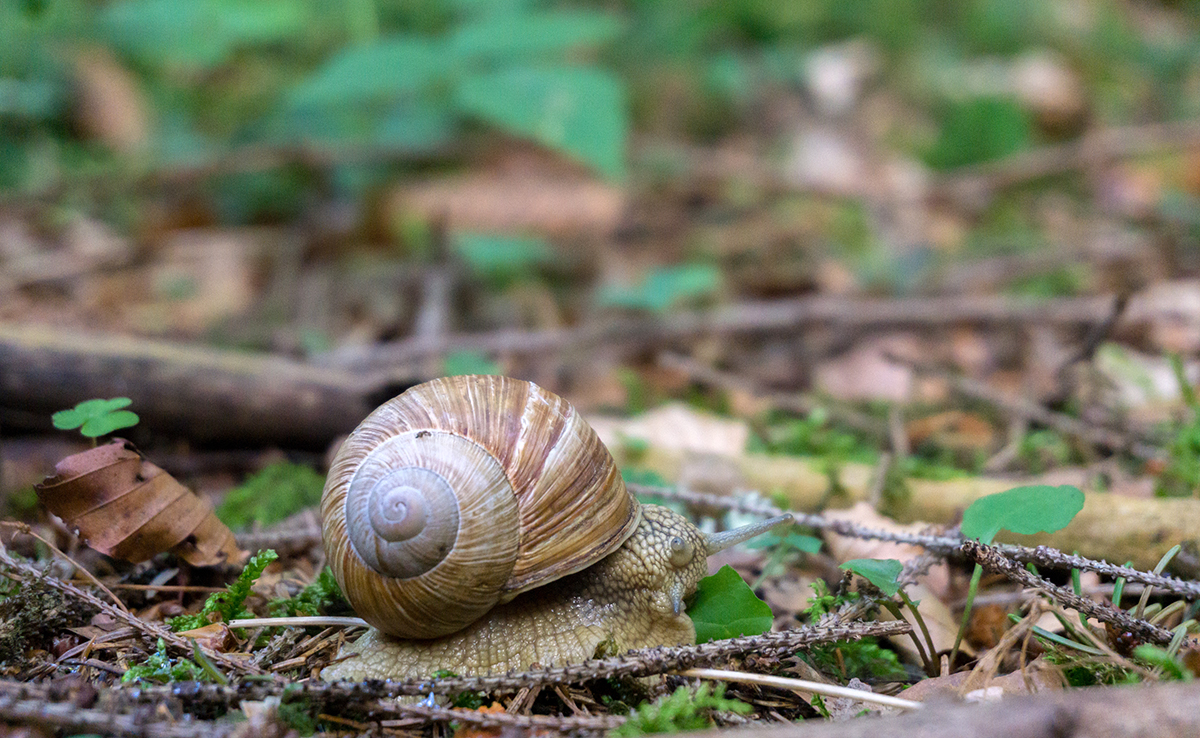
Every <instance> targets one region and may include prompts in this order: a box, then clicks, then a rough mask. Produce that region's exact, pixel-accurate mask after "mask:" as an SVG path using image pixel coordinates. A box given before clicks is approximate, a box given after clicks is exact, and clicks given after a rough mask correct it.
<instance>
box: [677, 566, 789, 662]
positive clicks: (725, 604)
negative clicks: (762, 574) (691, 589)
mask: <svg viewBox="0 0 1200 738" xmlns="http://www.w3.org/2000/svg"><path fill="white" fill-rule="evenodd" d="M687 614H688V617H690V618H691V619H692V622H693V623H695V625H696V642H697V643H708V642H709V641H715V640H718V639H722V638H737V637H738V636H744V635H760V634H762V633H766V632H767V631H768V630H770V629H771V623H772V622H773V621H774V617H773V616H772V614H771V606H770V605H768V604H767V603H765V602H763V601H762V600H760V599H759V598H758V597H757V596H756V595H755V594H754V591H753V590H751V589H750V587H749V586H747V584H746V582H745V581H744V580H743V579H742V578H741V577H740V576H739V575H738V573H737V572H736V571H734V570H733V569H732V568H731V567H729V566H728V565H726V566H722V567H721V569H720V571H718V572H717V573H716V574H713V575H712V576H708V577H705V578H703V579H701V580H700V583H699V584H698V585H697V587H696V594H695V595H693V596H692V601H691V604H690V605H688V609H687Z"/></svg>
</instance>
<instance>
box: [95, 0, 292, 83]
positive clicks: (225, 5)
mask: <svg viewBox="0 0 1200 738" xmlns="http://www.w3.org/2000/svg"><path fill="white" fill-rule="evenodd" d="M308 21H309V18H308V13H307V12H306V11H305V7H304V5H303V4H301V3H295V2H292V1H291V0H123V2H116V3H112V4H109V5H107V6H106V7H105V8H104V9H103V10H102V11H101V13H100V23H99V25H100V28H101V29H102V30H103V31H104V32H105V34H106V35H107V37H108V40H109V41H110V42H111V43H112V44H113V45H114V46H116V47H117V48H119V49H122V50H124V51H125V52H126V53H129V54H132V55H134V56H136V57H138V58H139V59H140V60H141V61H142V62H144V63H146V64H149V65H152V66H155V67H161V66H179V65H184V66H195V67H199V68H201V69H207V68H210V67H214V66H217V65H219V64H222V63H224V62H225V61H227V60H228V59H229V58H230V56H231V55H232V54H233V52H234V51H235V50H237V49H238V48H239V47H243V46H247V45H253V44H261V43H270V42H277V41H284V40H290V39H292V38H294V37H295V36H296V35H297V34H298V33H299V32H301V31H302V30H303V29H304V28H305V26H306V25H307V24H308Z"/></svg>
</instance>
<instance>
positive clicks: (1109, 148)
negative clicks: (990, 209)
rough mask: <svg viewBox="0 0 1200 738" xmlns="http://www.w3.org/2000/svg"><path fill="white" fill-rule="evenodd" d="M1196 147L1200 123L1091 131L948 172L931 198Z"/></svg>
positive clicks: (1191, 121) (995, 187)
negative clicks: (1080, 136)
mask: <svg viewBox="0 0 1200 738" xmlns="http://www.w3.org/2000/svg"><path fill="white" fill-rule="evenodd" d="M1197 143H1200V122H1197V121H1194V120H1189V121H1179V122H1172V123H1155V124H1150V125H1145V126H1128V127H1122V128H1108V129H1101V130H1097V131H1094V132H1092V133H1089V134H1087V135H1085V136H1084V137H1082V138H1080V139H1077V140H1075V141H1071V142H1069V143H1064V144H1058V145H1056V146H1044V147H1042V148H1038V149H1034V150H1032V151H1027V152H1024V153H1021V154H1017V155H1015V156H1011V157H1009V158H1007V159H1002V160H1000V161H998V162H995V163H991V164H980V165H976V166H972V167H968V168H964V169H959V170H957V171H952V172H949V173H947V174H946V175H945V176H943V177H942V178H941V181H939V182H938V183H937V184H936V185H935V187H934V189H935V194H938V195H941V196H943V197H947V198H951V199H959V195H960V193H963V192H966V193H972V192H974V193H979V192H980V191H981V190H988V191H994V190H997V189H1003V188H1006V187H1011V186H1014V185H1018V184H1022V183H1024V182H1028V181H1030V180H1034V179H1040V178H1042V177H1049V176H1052V175H1056V174H1065V173H1067V172H1073V171H1079V170H1082V169H1088V168H1091V167H1095V166H1098V165H1102V164H1106V163H1108V162H1111V161H1115V160H1118V159H1127V158H1130V157H1136V156H1142V155H1145V154H1147V153H1151V152H1153V151H1156V150H1165V149H1181V148H1186V147H1189V146H1193V145H1195V144H1197Z"/></svg>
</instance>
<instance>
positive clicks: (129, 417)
mask: <svg viewBox="0 0 1200 738" xmlns="http://www.w3.org/2000/svg"><path fill="white" fill-rule="evenodd" d="M131 404H133V400H131V399H129V398H128V397H114V398H112V399H111V400H85V401H83V402H81V403H79V404H78V405H76V406H75V407H73V408H71V409H70V410H60V411H59V412H56V413H54V415H53V416H51V418H50V420H51V422H53V423H54V427H55V428H58V429H59V430H73V429H75V428H78V429H79V432H80V433H82V434H83V435H85V436H87V437H88V438H96V437H97V436H104V435H107V434H109V433H112V432H113V431H115V430H120V429H121V428H129V427H130V426H134V425H137V423H138V416H137V414H136V413H133V412H130V411H129V410H122V409H121V408H124V407H128V406H129V405H131Z"/></svg>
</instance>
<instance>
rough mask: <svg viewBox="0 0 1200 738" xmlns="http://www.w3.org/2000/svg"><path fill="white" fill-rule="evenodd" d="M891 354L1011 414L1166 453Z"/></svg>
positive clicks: (1139, 451) (1143, 454) (1115, 444)
mask: <svg viewBox="0 0 1200 738" xmlns="http://www.w3.org/2000/svg"><path fill="white" fill-rule="evenodd" d="M887 358H888V360H889V361H894V362H896V363H898V364H904V365H906V366H910V367H912V368H914V369H916V370H917V371H920V372H924V373H932V374H937V375H938V376H941V377H944V378H945V379H946V380H948V381H949V382H950V385H951V387H952V388H953V389H954V390H955V391H956V392H959V393H961V394H963V395H966V396H968V397H971V398H973V399H976V400H981V401H983V402H986V403H988V404H990V405H995V406H996V407H998V408H1000V409H1001V410H1003V411H1004V412H1006V413H1009V414H1010V415H1018V416H1021V417H1025V418H1028V419H1030V420H1033V421H1035V422H1038V423H1041V424H1042V425H1046V426H1049V427H1050V428H1053V429H1054V430H1056V431H1058V432H1060V433H1063V434H1065V435H1068V436H1074V437H1075V438H1079V439H1081V440H1083V441H1086V442H1088V443H1091V444H1093V445H1096V446H1102V447H1104V448H1108V449H1113V450H1126V451H1128V452H1129V453H1131V454H1133V455H1134V456H1137V457H1138V458H1140V459H1144V460H1152V459H1158V458H1161V457H1162V456H1163V450H1162V449H1160V448H1158V447H1156V446H1151V445H1150V444H1147V443H1145V442H1143V441H1140V440H1138V439H1136V438H1133V437H1131V436H1129V435H1128V434H1125V433H1121V432H1120V431H1117V430H1113V429H1111V428H1104V427H1101V426H1095V425H1089V424H1088V423H1084V422H1083V421H1081V420H1078V419H1076V418H1072V417H1071V416H1070V415H1065V414H1063V413H1057V412H1054V411H1053V410H1048V409H1046V408H1045V407H1043V406H1042V405H1039V404H1037V403H1035V402H1030V401H1029V400H1026V399H1025V398H1023V397H1014V396H1012V395H1009V394H1007V393H1005V392H1001V391H999V390H996V389H994V388H992V387H989V386H988V385H987V384H985V383H984V382H980V381H979V380H977V379H971V378H970V377H962V376H957V375H955V374H952V373H950V372H947V371H944V370H940V369H934V368H932V367H929V366H922V365H919V364H917V363H916V362H914V361H912V360H911V359H906V358H905V357H902V356H897V355H896V354H891V353H889V354H888V355H887Z"/></svg>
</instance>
